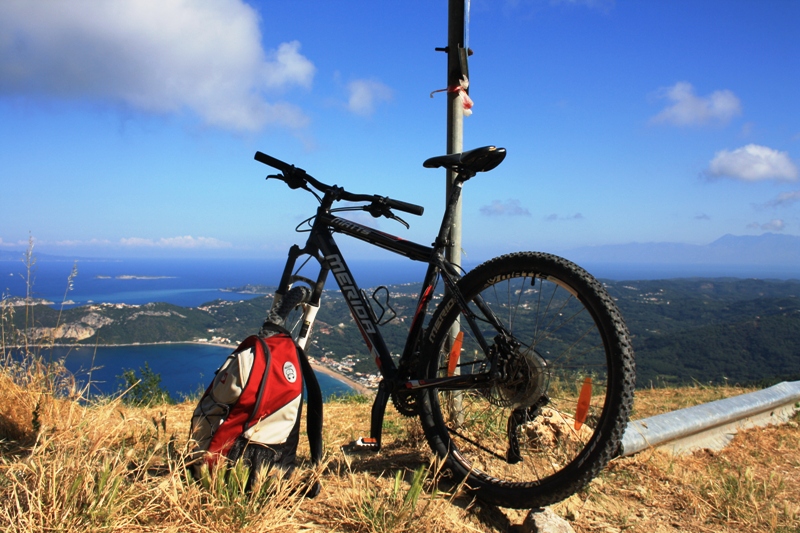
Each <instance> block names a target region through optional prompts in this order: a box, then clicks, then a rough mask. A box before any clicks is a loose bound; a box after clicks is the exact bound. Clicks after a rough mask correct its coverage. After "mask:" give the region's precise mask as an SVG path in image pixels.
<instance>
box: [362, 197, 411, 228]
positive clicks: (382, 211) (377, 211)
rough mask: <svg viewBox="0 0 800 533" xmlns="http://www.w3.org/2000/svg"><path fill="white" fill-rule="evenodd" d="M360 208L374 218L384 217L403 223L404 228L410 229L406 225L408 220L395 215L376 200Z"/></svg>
mask: <svg viewBox="0 0 800 533" xmlns="http://www.w3.org/2000/svg"><path fill="white" fill-rule="evenodd" d="M361 209H363V210H364V211H366V212H367V213H369V214H370V215H372V216H373V217H374V218H379V217H386V218H389V219H392V220H396V221H398V222H399V223H400V224H402V225H404V226H405V227H406V229H411V226H409V225H408V222H406V221H405V220H403V219H402V218H400V217H399V216H397V215H395V214H394V213H393V212H392V210H391V209H390V208H389V207H388V206H387V205H384V204H382V203H378V202H372V203H371V204H369V205H365V206H364V207H362V208H361Z"/></svg>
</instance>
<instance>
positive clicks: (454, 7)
mask: <svg viewBox="0 0 800 533" xmlns="http://www.w3.org/2000/svg"><path fill="white" fill-rule="evenodd" d="M466 1H467V0H448V23H447V87H449V88H452V87H457V86H458V85H459V83H460V81H461V78H462V76H464V75H465V74H467V72H465V71H466V70H467V65H466V61H467V51H466V50H465V47H466V45H465V44H464V40H465V39H464V37H465V27H464V18H465V10H464V4H465V3H466ZM458 95H459V93H458V92H450V91H448V92H447V153H448V154H455V153H458V152H462V151H463V150H464V109H463V107H462V106H461V99H460V98H459V97H458ZM455 178H456V175H455V172H453V171H451V170H448V171H447V187H446V199H445V205H447V200H448V199H449V198H450V194H451V192H452V190H453V186H454V185H453V184H454V182H455ZM446 253H447V259H448V261H450V262H451V263H452V264H453V265H456V266H460V265H461V198H460V197H459V200H458V203H457V204H456V207H455V212H454V213H453V223H452V225H451V226H450V244H449V246H448V248H447V251H446ZM460 330H461V324H460V322H459V321H458V320H457V321H456V322H455V323H453V325H452V326H451V328H450V335H449V340H448V342H447V343H446V346H447V350H448V351H449V350H451V349H452V344H453V342H454V341H455V339H456V337H457V336H458V333H459V331H460ZM456 373H458V374H460V373H461V372H460V370H459V369H458V368H456ZM462 402H463V395H462V394H461V393H454V394H451V395H449V400H448V402H447V403H448V404H449V405H448V412H449V416H450V421H451V422H452V423H453V424H455V426H456V427H461V425H462V424H463V423H464V410H463V408H462Z"/></svg>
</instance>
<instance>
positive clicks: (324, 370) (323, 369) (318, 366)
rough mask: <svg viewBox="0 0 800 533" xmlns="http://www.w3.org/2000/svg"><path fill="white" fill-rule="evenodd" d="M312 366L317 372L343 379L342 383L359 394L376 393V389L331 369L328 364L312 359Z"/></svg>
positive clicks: (369, 394)
mask: <svg viewBox="0 0 800 533" xmlns="http://www.w3.org/2000/svg"><path fill="white" fill-rule="evenodd" d="M311 366H312V367H313V368H314V371H315V372H322V373H323V374H326V375H328V376H330V377H332V378H333V379H337V380H339V381H341V382H342V383H344V384H345V385H347V386H348V387H351V388H352V389H353V390H354V391H356V392H357V393H358V394H363V395H364V396H372V395H374V394H375V391H374V390H372V389H370V388H368V387H365V386H364V385H362V384H361V383H358V382H357V381H354V380H352V379H350V378H348V377H347V376H344V375H342V374H340V373H339V372H336V371H335V370H331V369H330V368H328V367H327V366H322V365H321V364H319V363H317V362H314V361H311Z"/></svg>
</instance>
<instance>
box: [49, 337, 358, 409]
mask: <svg viewBox="0 0 800 533" xmlns="http://www.w3.org/2000/svg"><path fill="white" fill-rule="evenodd" d="M232 350H233V349H232V348H225V347H221V346H212V345H204V344H189V343H186V344H184V343H175V344H154V345H135V346H98V347H97V348H95V347H94V346H72V347H62V346H57V347H54V348H52V349H46V350H43V351H42V353H41V354H40V355H41V356H42V358H43V359H44V360H46V361H47V360H53V361H55V360H62V359H63V361H64V366H65V367H66V368H67V369H68V370H69V371H70V372H72V373H73V375H75V378H76V379H77V381H78V382H79V383H80V384H82V385H85V384H86V383H90V388H89V392H90V394H91V395H92V396H96V395H111V394H115V393H117V392H118V391H119V390H120V389H121V388H122V387H123V383H124V380H123V379H121V378H120V376H121V375H122V373H123V371H125V370H134V371H136V374H137V376H138V375H140V372H139V371H140V369H141V368H143V367H144V366H145V363H147V365H148V366H149V368H150V370H152V371H153V372H155V373H157V374H159V375H160V376H161V386H162V388H164V389H165V390H167V391H168V392H169V394H170V396H171V397H172V398H173V399H175V400H177V401H180V400H182V399H184V398H187V397H198V396H199V395H200V394H202V392H203V391H204V390H205V389H206V387H207V386H208V384H209V383H210V382H211V380H212V379H213V378H214V371H215V370H216V369H217V368H219V366H220V365H221V364H222V363H223V362H224V361H225V358H226V357H227V356H228V355H229V354H230V353H231V351H232ZM317 379H318V380H319V383H320V387H321V388H322V396H323V398H328V397H330V396H332V395H342V394H348V393H352V392H353V390H352V389H351V388H350V387H349V386H348V385H347V384H345V383H344V382H342V381H339V380H337V379H336V378H333V377H331V376H328V375H327V374H323V373H321V372H318V373H317Z"/></svg>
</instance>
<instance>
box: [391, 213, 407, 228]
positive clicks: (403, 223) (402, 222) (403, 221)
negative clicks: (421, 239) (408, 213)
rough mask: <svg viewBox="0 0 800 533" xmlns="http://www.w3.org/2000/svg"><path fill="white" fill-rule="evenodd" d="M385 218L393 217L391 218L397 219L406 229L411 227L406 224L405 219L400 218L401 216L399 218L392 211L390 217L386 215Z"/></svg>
mask: <svg viewBox="0 0 800 533" xmlns="http://www.w3.org/2000/svg"><path fill="white" fill-rule="evenodd" d="M386 218H391V219H393V220H396V221H398V222H399V223H401V224H402V225H404V226H405V227H406V229H411V226H409V225H408V222H406V221H405V220H403V219H402V218H400V217H399V216H397V215H395V214H394V213H392V216H390V217H386Z"/></svg>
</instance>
